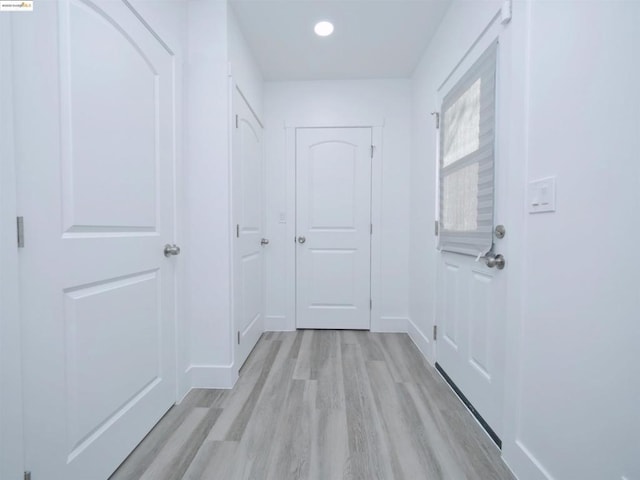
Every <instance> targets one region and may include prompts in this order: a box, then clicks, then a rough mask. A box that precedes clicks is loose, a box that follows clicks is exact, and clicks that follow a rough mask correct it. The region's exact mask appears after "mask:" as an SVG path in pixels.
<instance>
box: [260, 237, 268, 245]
mask: <svg viewBox="0 0 640 480" xmlns="http://www.w3.org/2000/svg"><path fill="white" fill-rule="evenodd" d="M260 245H263V246H264V245H269V239H268V238H263V239H262V240H260Z"/></svg>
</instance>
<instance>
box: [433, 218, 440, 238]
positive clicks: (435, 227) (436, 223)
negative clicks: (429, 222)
mask: <svg viewBox="0 0 640 480" xmlns="http://www.w3.org/2000/svg"><path fill="white" fill-rule="evenodd" d="M439 230H440V222H438V220H436V222H435V226H434V229H433V234H434V235H435V236H436V237H437V236H438V232H439Z"/></svg>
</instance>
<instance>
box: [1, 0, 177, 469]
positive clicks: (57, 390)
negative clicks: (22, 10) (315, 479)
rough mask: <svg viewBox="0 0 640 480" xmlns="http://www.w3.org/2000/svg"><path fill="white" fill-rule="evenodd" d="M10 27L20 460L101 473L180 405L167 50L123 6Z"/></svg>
mask: <svg viewBox="0 0 640 480" xmlns="http://www.w3.org/2000/svg"><path fill="white" fill-rule="evenodd" d="M13 32H14V43H13V45H14V51H13V54H14V55H13V56H14V63H15V79H16V84H15V109H16V115H15V118H16V125H15V130H16V152H17V165H18V172H17V173H18V195H19V212H20V215H23V216H24V222H25V246H24V249H22V250H21V253H20V257H21V258H20V261H21V292H22V307H21V308H22V322H23V334H24V386H25V396H24V401H25V434H26V442H25V444H26V465H25V466H26V468H27V470H30V471H31V472H32V476H33V478H36V479H51V480H87V479H106V478H108V477H109V475H110V474H111V473H112V472H113V471H114V470H115V469H116V468H117V467H118V465H119V464H120V463H121V462H122V461H123V460H124V459H125V458H126V456H127V455H128V454H129V453H130V452H131V450H132V449H133V448H134V447H135V446H136V445H137V444H138V442H139V441H140V440H142V438H143V437H144V436H145V435H146V434H147V433H148V432H149V430H150V429H151V428H152V427H153V426H154V424H155V423H156V422H157V421H158V420H159V419H160V418H161V417H162V415H163V414H164V413H165V412H166V411H167V410H168V409H169V408H170V407H171V405H172V404H173V403H174V400H175V390H176V389H175V353H174V349H175V346H174V343H175V342H174V336H175V334H174V321H175V316H174V315H175V313H174V311H175V308H174V302H175V300H174V296H175V295H174V293H175V285H174V284H175V280H174V264H175V262H176V261H178V258H176V257H175V256H174V255H172V253H174V254H175V253H178V250H177V249H172V248H169V249H167V250H166V252H165V246H166V245H167V244H171V243H172V241H173V238H174V214H175V209H174V192H173V184H174V178H173V175H174V174H173V172H174V160H175V159H174V144H173V142H174V140H173V138H174V118H173V115H174V112H173V95H174V92H173V88H174V87H173V61H172V58H171V55H170V54H169V53H168V52H167V50H165V48H164V47H163V46H162V44H161V43H160V41H159V40H158V38H156V36H154V35H153V34H152V33H151V32H150V31H149V30H148V29H147V27H146V26H145V25H144V24H143V23H142V22H141V21H140V19H139V17H138V16H137V15H136V13H135V12H133V11H132V9H131V6H130V5H129V4H128V3H124V2H121V1H99V0H96V1H89V0H61V1H59V2H40V3H38V4H37V5H36V7H35V9H34V11H33V13H32V14H22V15H20V16H19V17H18V16H16V17H15V23H14V30H13ZM169 246H171V245H169ZM165 253H166V254H167V255H168V256H165Z"/></svg>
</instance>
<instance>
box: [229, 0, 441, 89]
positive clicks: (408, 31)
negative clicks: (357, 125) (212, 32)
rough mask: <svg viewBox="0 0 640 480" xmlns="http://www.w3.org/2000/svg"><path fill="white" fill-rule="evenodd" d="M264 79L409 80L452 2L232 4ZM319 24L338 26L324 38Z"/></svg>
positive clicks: (279, 0) (277, 0)
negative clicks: (318, 33)
mask: <svg viewBox="0 0 640 480" xmlns="http://www.w3.org/2000/svg"><path fill="white" fill-rule="evenodd" d="M230 3H231V5H232V8H233V10H234V12H235V13H236V17H237V19H238V23H239V25H240V28H241V30H242V32H243V34H244V36H245V38H246V39H247V42H248V44H249V47H250V48H251V50H252V52H253V54H254V55H255V57H256V60H257V61H258V64H259V65H260V67H261V69H262V74H263V76H264V79H265V80H329V79H352V78H407V77H409V76H410V75H411V73H412V72H413V70H414V68H415V66H416V64H417V63H418V61H419V60H420V56H421V54H422V53H423V51H424V49H425V47H426V46H427V44H428V43H429V41H430V40H431V37H432V36H433V34H434V33H435V30H436V28H437V26H438V24H439V23H440V20H441V19H442V17H443V15H444V13H445V11H446V9H447V7H448V5H449V3H450V0H231V1H230ZM320 20H329V21H331V22H332V23H333V24H334V26H335V31H334V33H333V35H331V36H329V37H325V38H321V37H318V36H316V35H315V33H314V32H313V27H314V25H315V24H316V22H318V21H320Z"/></svg>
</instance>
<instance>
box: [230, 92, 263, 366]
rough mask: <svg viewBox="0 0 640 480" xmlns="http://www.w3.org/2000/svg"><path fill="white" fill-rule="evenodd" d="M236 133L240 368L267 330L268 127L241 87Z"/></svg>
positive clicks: (237, 354) (236, 283) (236, 309)
mask: <svg viewBox="0 0 640 480" xmlns="http://www.w3.org/2000/svg"><path fill="white" fill-rule="evenodd" d="M233 101H234V111H235V113H236V115H237V117H236V118H237V120H236V128H235V129H234V134H233V173H232V176H233V212H234V221H235V223H236V225H237V227H236V228H237V230H236V232H235V233H236V238H235V242H234V253H233V255H234V294H233V295H234V319H235V320H234V324H235V329H236V332H237V333H236V335H237V341H236V351H235V364H236V366H237V368H238V369H239V368H240V367H241V366H242V364H243V363H244V362H245V360H246V359H247V356H248V355H249V353H251V350H253V347H254V346H255V344H256V342H257V341H258V339H259V338H260V335H261V334H262V332H263V331H264V320H263V313H262V312H263V282H264V277H263V271H264V258H263V257H264V255H263V249H264V246H263V245H262V244H261V240H262V237H263V233H262V232H263V227H262V208H263V202H262V148H263V147H262V127H261V126H260V124H259V123H258V121H257V120H256V118H255V116H254V114H253V112H252V111H251V109H250V107H249V105H248V104H247V102H246V101H245V99H244V98H243V97H242V96H241V95H240V93H239V92H238V90H236V91H235V94H234V100H233Z"/></svg>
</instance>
